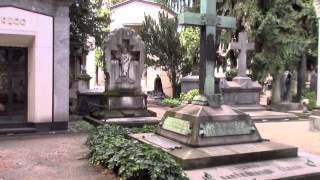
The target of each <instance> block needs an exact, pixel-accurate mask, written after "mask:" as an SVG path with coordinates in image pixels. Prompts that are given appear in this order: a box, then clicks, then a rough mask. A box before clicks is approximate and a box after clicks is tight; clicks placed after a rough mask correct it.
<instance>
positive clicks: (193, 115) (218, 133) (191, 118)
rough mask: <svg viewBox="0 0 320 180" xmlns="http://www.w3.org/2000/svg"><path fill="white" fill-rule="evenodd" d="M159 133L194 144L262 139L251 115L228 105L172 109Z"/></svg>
mask: <svg viewBox="0 0 320 180" xmlns="http://www.w3.org/2000/svg"><path fill="white" fill-rule="evenodd" d="M156 134H159V135H161V136H163V137H166V138H169V139H172V140H174V141H177V142H180V143H183V144H186V145H189V146H193V147H201V146H216V145H227V144H234V143H249V142H260V141H262V138H261V137H260V135H259V133H258V131H257V129H256V127H255V125H254V123H253V122H252V121H251V118H250V116H249V115H247V114H245V113H243V112H241V111H238V110H235V109H232V108H231V107H230V106H225V105H222V106H221V107H216V108H213V107H210V106H201V105H194V104H187V105H183V106H181V107H178V108H175V109H173V110H169V111H167V112H166V114H165V115H164V117H163V119H162V124H161V126H160V127H159V128H158V129H157V131H156Z"/></svg>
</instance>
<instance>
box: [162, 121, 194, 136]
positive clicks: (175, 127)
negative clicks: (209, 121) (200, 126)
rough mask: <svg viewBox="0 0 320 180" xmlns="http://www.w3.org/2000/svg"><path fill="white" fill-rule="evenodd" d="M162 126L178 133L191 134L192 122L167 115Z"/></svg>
mask: <svg viewBox="0 0 320 180" xmlns="http://www.w3.org/2000/svg"><path fill="white" fill-rule="evenodd" d="M162 128H163V129H165V130H168V131H172V132H175V133H177V134H182V135H189V134H191V129H190V122H189V121H184V120H181V119H177V118H173V117H167V118H166V119H165V120H164V122H163V125H162Z"/></svg>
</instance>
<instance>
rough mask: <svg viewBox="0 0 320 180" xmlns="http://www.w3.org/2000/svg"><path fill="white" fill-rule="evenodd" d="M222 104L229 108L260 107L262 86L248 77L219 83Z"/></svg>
mask: <svg viewBox="0 0 320 180" xmlns="http://www.w3.org/2000/svg"><path fill="white" fill-rule="evenodd" d="M221 91H222V95H223V102H224V104H227V105H231V106H243V105H257V106H259V105H260V93H261V91H262V86H261V85H260V84H259V83H258V82H255V81H252V80H251V79H250V78H249V77H235V78H234V79H233V80H232V81H224V82H222V83H221Z"/></svg>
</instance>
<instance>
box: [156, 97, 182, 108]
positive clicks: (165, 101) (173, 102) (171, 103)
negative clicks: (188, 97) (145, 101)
mask: <svg viewBox="0 0 320 180" xmlns="http://www.w3.org/2000/svg"><path fill="white" fill-rule="evenodd" d="M161 103H162V104H165V105H167V106H170V107H178V106H180V105H181V101H180V100H179V99H175V98H165V99H163V100H162V101H161Z"/></svg>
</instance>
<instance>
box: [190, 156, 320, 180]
mask: <svg viewBox="0 0 320 180" xmlns="http://www.w3.org/2000/svg"><path fill="white" fill-rule="evenodd" d="M186 173H187V175H188V177H189V178H190V180H199V179H203V178H204V175H205V173H206V175H207V176H210V178H211V179H214V180H252V179H259V180H270V179H283V180H284V179H295V180H317V179H320V160H319V157H318V159H313V158H311V159H310V157H308V156H306V155H302V156H301V157H299V158H283V159H276V160H269V161H262V162H252V163H245V164H236V165H229V166H220V167H213V168H205V169H197V170H190V171H186Z"/></svg>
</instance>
